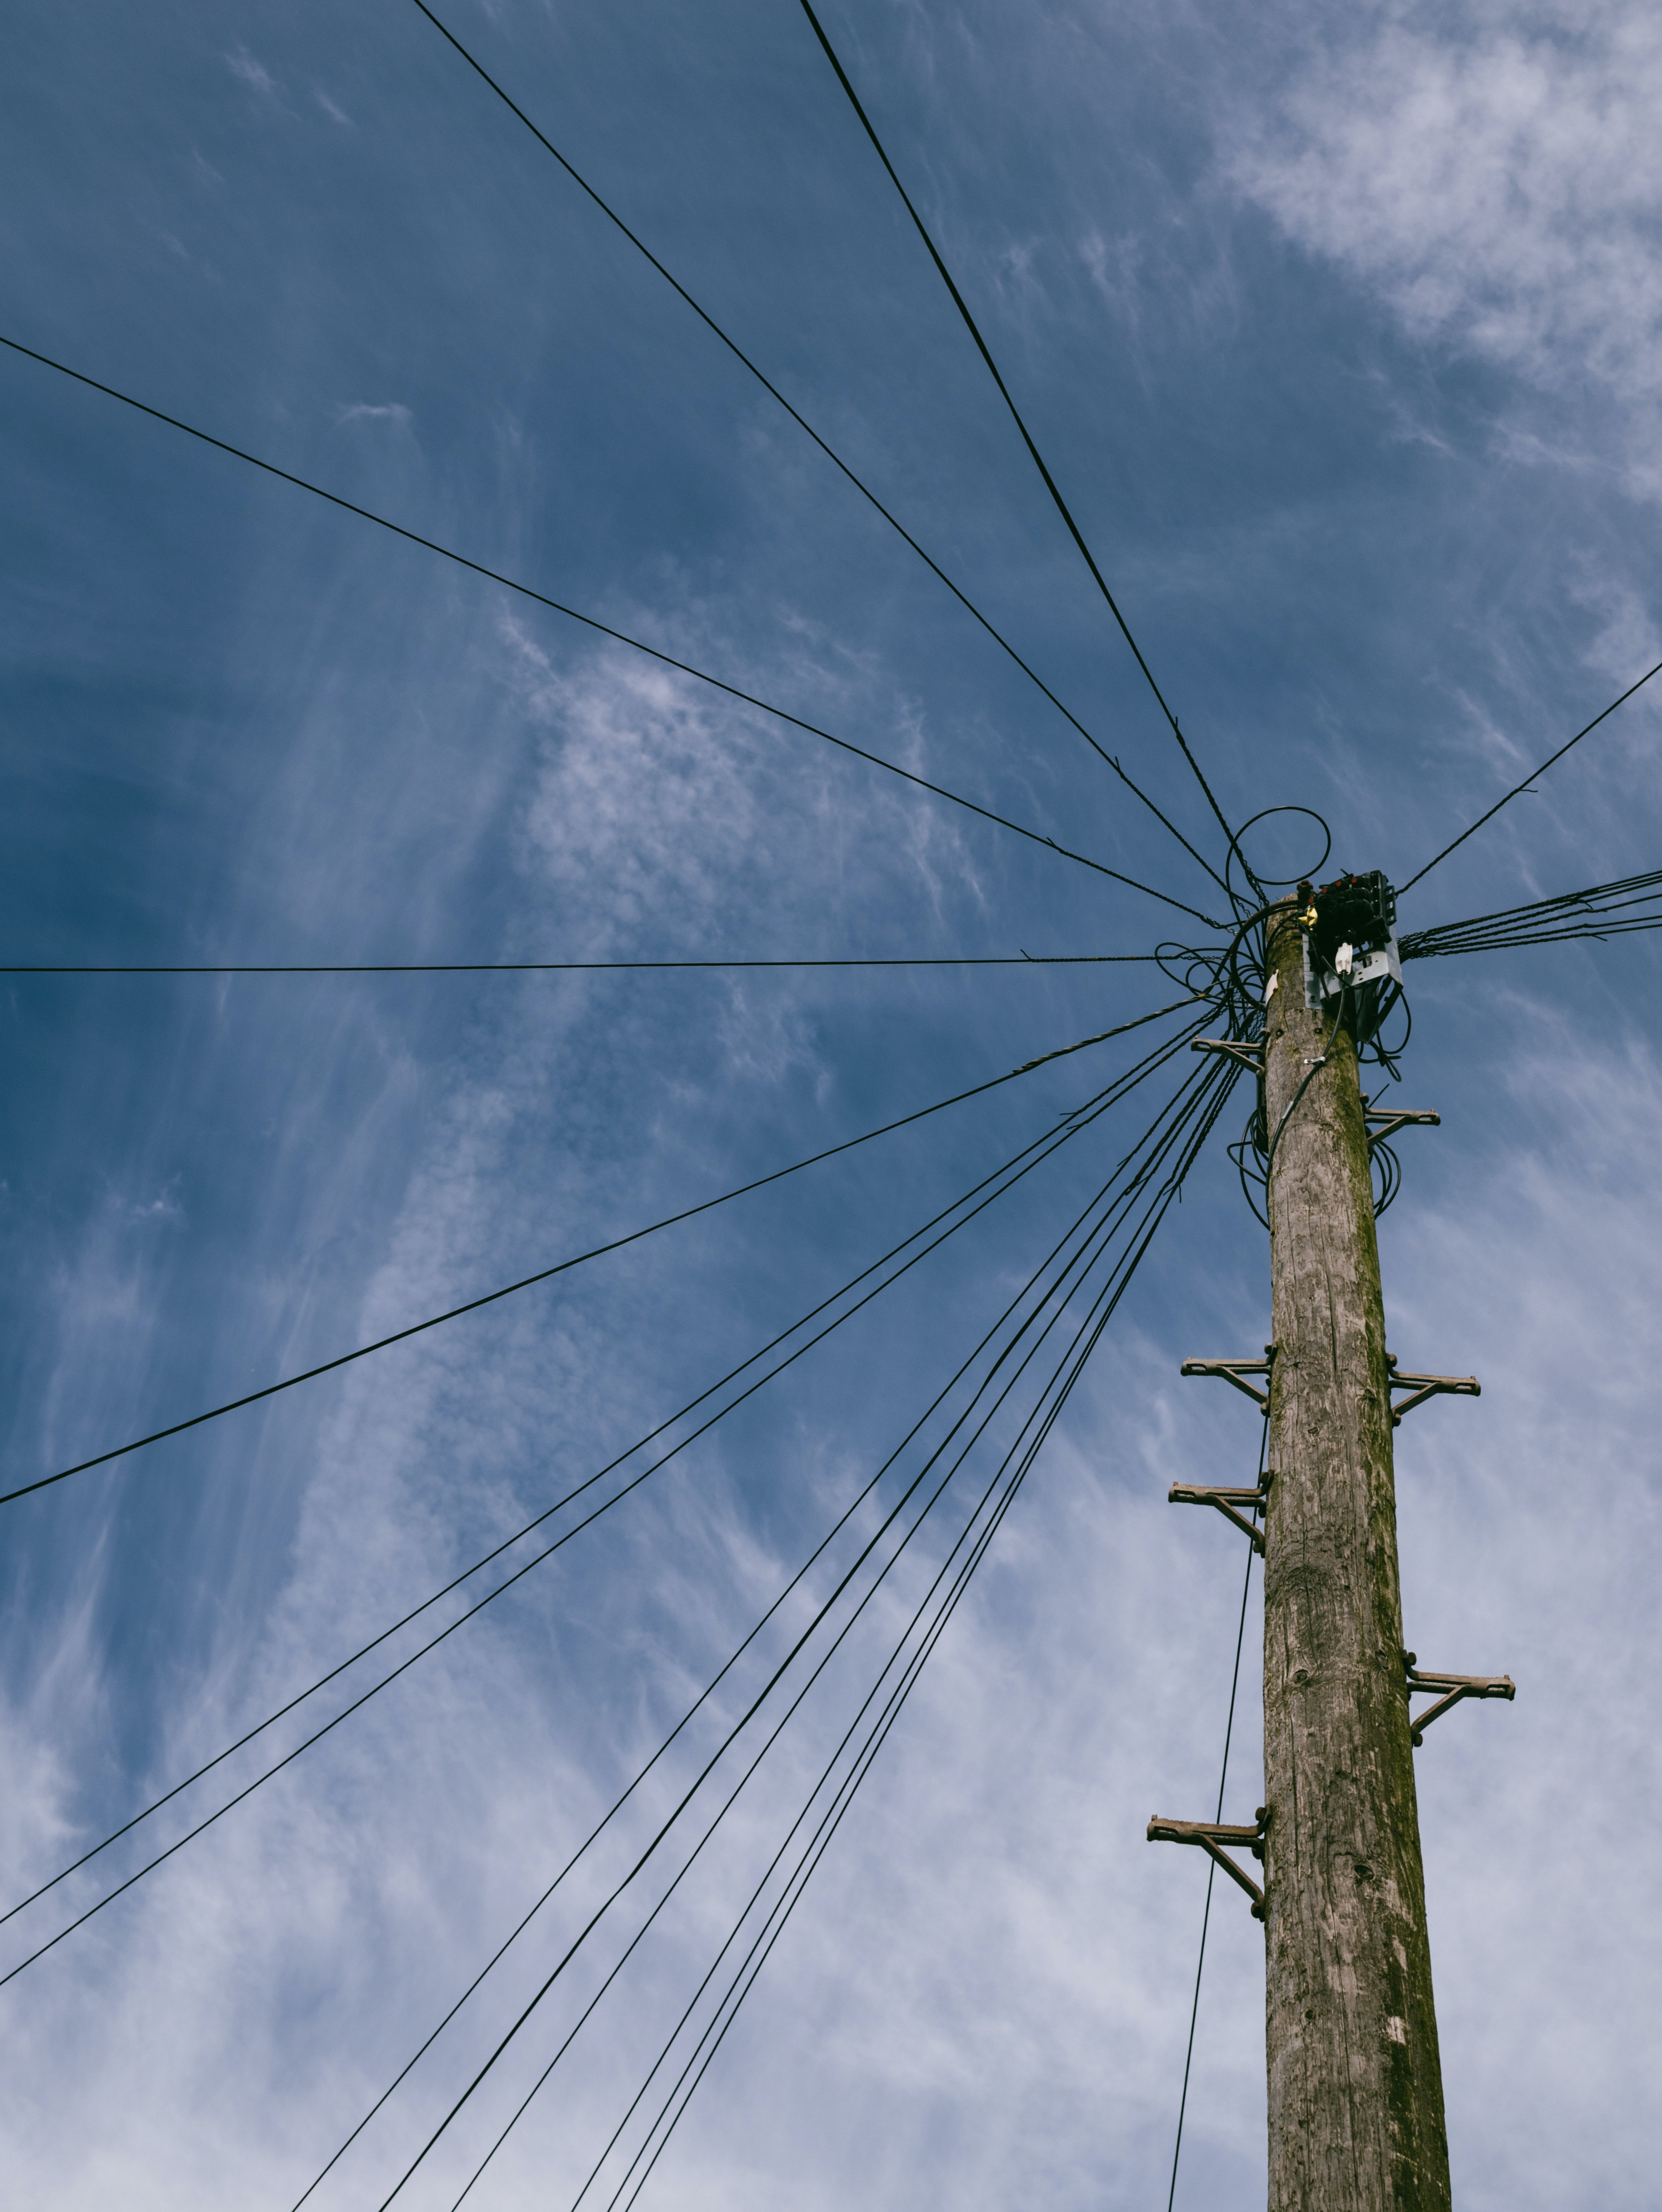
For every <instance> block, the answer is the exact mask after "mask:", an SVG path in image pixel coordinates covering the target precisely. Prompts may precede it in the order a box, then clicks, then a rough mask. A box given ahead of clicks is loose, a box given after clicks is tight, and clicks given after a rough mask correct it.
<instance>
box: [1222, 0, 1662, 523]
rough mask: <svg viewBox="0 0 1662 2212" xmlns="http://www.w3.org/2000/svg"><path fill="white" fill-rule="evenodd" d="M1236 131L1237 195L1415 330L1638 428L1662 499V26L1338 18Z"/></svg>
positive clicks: (1325, 23) (1396, 11) (1624, 19)
mask: <svg viewBox="0 0 1662 2212" xmlns="http://www.w3.org/2000/svg"><path fill="white" fill-rule="evenodd" d="M1659 106H1662V19H1659V18H1658V16H1657V15H1656V12H1655V10H1654V9H1648V8H1645V7H1642V6H1635V5H1632V4H1607V5H1604V6H1598V7H1593V8H1574V9H1570V8H1565V7H1562V6H1556V7H1550V8H1546V9H1542V8H1538V7H1528V8H1526V7H1522V6H1515V5H1513V6H1488V7H1481V8H1477V9H1471V10H1466V11H1460V10H1450V9H1441V8H1437V9H1431V8H1426V7H1423V6H1420V5H1417V4H1416V5H1408V6H1400V5H1390V6H1384V7H1374V8H1372V9H1366V10H1360V11H1358V10H1352V11H1347V12H1346V13H1344V15H1337V16H1335V15H1325V16H1324V17H1322V18H1321V19H1320V21H1319V29H1318V30H1317V31H1316V32H1315V33H1314V37H1313V50H1312V49H1310V48H1307V51H1306V53H1305V57H1304V59H1303V62H1302V65H1301V67H1299V68H1297V69H1296V70H1295V72H1294V74H1293V76H1292V78H1291V81H1290V82H1289V83H1288V85H1287V86H1286V88H1285V89H1284V91H1283V92H1281V93H1280V94H1278V96H1276V97H1274V98H1273V99H1272V100H1271V101H1270V102H1269V103H1268V104H1267V107H1266V109H1265V110H1264V111H1261V112H1259V114H1258V115H1257V116H1256V117H1255V118H1253V120H1252V121H1251V122H1250V123H1246V122H1242V123H1240V124H1239V125H1238V126H1237V130H1238V136H1237V137H1236V139H1235V143H1234V147H1233V149H1232V153H1231V155H1230V156H1229V167H1230V170H1231V173H1232V174H1233V176H1234V180H1235V182H1236V184H1237V185H1238V186H1239V188H1240V190H1241V191H1243V192H1244V193H1246V195H1247V196H1249V197H1251V198H1253V199H1254V200H1256V201H1257V202H1259V204H1261V205H1262V206H1264V207H1265V208H1266V209H1267V210H1269V211H1270V212H1271V214H1272V215H1273V216H1275V217H1276V219H1277V221H1278V222H1280V223H1281V224H1282V225H1283V228H1285V230H1286V231H1287V232H1288V234H1289V235H1290V236H1291V237H1292V238H1294V239H1295V240H1297V241H1298V243H1299V244H1300V245H1301V246H1305V247H1306V248H1307V249H1308V250H1309V251H1310V252H1313V253H1318V254H1321V255H1325V256H1327V257H1329V258H1332V259H1334V260H1336V261H1337V262H1339V263H1340V264H1343V265H1344V266H1345V267H1346V268H1348V269H1349V270H1351V271H1353V272H1354V273H1355V275H1356V276H1358V277H1359V278H1361V279H1362V281H1363V282H1364V283H1367V284H1368V285H1370V286H1373V287H1374V288H1376V289H1378V290H1379V291H1380V294H1381V295H1383V296H1384V298H1385V299H1386V301H1388V302H1389V303H1390V305H1391V307H1392V309H1393V310H1394V311H1395V313H1397V314H1398V316H1399V317H1400V318H1401V319H1402V321H1403V323H1404V325H1405V326H1406V328H1407V329H1408V331H1410V333H1412V334H1413V335H1415V336H1416V337H1420V338H1422V339H1437V340H1440V341H1444V342H1447V343H1453V344H1455V345H1458V346H1460V347H1464V348H1466V349H1470V350H1471V351H1472V352H1474V353H1477V354H1478V355H1480V356H1483V357H1485V358H1487V359H1489V360H1491V361H1495V362H1500V363H1501V364H1503V365H1505V366H1506V367H1507V368H1512V369H1514V370H1517V371H1519V372H1520V373H1521V374H1524V375H1525V376H1526V377H1527V378H1529V379H1530V380H1532V381H1534V382H1535V383H1537V384H1538V385H1540V386H1544V387H1548V388H1550V389H1553V390H1555V391H1564V390H1571V391H1574V390H1578V389H1580V388H1582V387H1584V386H1585V385H1586V382H1587V381H1588V380H1593V381H1594V382H1595V383H1597V384H1598V385H1599V386H1602V387H1603V388H1604V391H1605V392H1606V393H1607V394H1608V395H1610V396H1612V397H1614V398H1617V399H1619V400H1620V401H1622V402H1623V403H1624V404H1626V405H1627V406H1628V407H1629V408H1630V409H1632V410H1635V416H1636V419H1635V422H1634V423H1633V424H1632V427H1631V436H1632V440H1633V445H1632V450H1631V452H1630V454H1629V466H1630V471H1631V475H1632V479H1633V481H1634V482H1635V485H1639V486H1642V487H1643V488H1645V489H1648V490H1650V491H1652V492H1653V493H1654V492H1657V491H1662V451H1659V448H1658V447H1657V445H1656V443H1655V437H1656V429H1657V421H1658V417H1657V411H1656V410H1658V407H1659V404H1662V343H1659V338H1662V232H1659V228H1658V221H1657V218H1658V212H1659V207H1662V137H1659V134H1658V132H1657V130H1656V127H1655V118H1656V115H1657V112H1658V109H1659Z"/></svg>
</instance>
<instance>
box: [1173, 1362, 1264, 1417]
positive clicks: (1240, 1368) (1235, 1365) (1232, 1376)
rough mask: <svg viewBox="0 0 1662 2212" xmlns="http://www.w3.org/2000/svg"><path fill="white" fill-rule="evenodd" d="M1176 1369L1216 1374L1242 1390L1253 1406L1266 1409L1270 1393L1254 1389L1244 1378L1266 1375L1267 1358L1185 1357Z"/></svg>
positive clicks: (1181, 1371)
mask: <svg viewBox="0 0 1662 2212" xmlns="http://www.w3.org/2000/svg"><path fill="white" fill-rule="evenodd" d="M1177 1371H1178V1373H1179V1374H1180V1375H1216V1376H1217V1378H1218V1380H1219V1381H1220V1382H1221V1383H1231V1384H1233V1386H1234V1389H1237V1390H1244V1391H1245V1392H1246V1395H1247V1396H1248V1397H1249V1398H1250V1399H1251V1400H1252V1401H1253V1404H1254V1405H1255V1406H1259V1407H1263V1408H1265V1410H1266V1411H1267V1410H1268V1407H1269V1404H1270V1393H1269V1392H1268V1391H1267V1390H1259V1389H1255V1388H1254V1387H1253V1384H1252V1383H1248V1382H1247V1381H1246V1379H1245V1378H1246V1376H1248V1375H1267V1374H1268V1373H1269V1372H1270V1363H1269V1361H1268V1360H1267V1359H1186V1360H1185V1361H1184V1363H1183V1364H1182V1366H1181V1367H1180V1368H1179V1369H1178V1370H1177Z"/></svg>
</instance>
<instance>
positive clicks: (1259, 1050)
mask: <svg viewBox="0 0 1662 2212" xmlns="http://www.w3.org/2000/svg"><path fill="white" fill-rule="evenodd" d="M1189 1049H1190V1051H1191V1052H1221V1053H1222V1054H1223V1055H1224V1056H1225V1058H1226V1059H1228V1060H1239V1061H1240V1064H1241V1066H1243V1067H1250V1068H1251V1069H1252V1071H1253V1074H1254V1075H1262V1074H1263V1073H1264V1047H1263V1044H1262V1043H1261V1042H1260V1043H1258V1044H1252V1043H1249V1042H1247V1041H1246V1038H1244V1037H1240V1038H1237V1037H1192V1038H1191V1039H1190V1040H1189Z"/></svg>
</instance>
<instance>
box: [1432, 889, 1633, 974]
mask: <svg viewBox="0 0 1662 2212" xmlns="http://www.w3.org/2000/svg"><path fill="white" fill-rule="evenodd" d="M1659 899H1662V869H1653V870H1651V871H1650V872H1648V873H1647V874H1645V875H1641V876H1624V877H1623V878H1621V879H1620V880H1619V881H1618V882H1616V883H1613V884H1592V885H1591V886H1590V888H1589V889H1587V890H1581V891H1561V892H1558V893H1556V895H1555V896H1553V897H1551V898H1544V899H1533V900H1532V901H1531V902H1529V903H1528V904H1527V905H1526V906H1513V907H1503V908H1501V910H1500V911H1499V912H1498V913H1495V914H1480V915H1471V917H1470V918H1469V919H1468V920H1466V921H1445V922H1440V923H1438V924H1436V925H1435V927H1432V928H1430V929H1416V930H1414V931H1412V932H1410V934H1409V935H1408V936H1406V937H1404V939H1403V940H1402V943H1401V945H1400V947H1399V950H1400V951H1401V954H1402V957H1403V958H1404V960H1430V959H1438V958H1443V957H1447V956H1449V955H1451V954H1453V953H1457V952H1498V951H1506V950H1509V949H1511V948H1513V947H1514V946H1519V945H1553V944H1561V943H1565V942H1568V941H1571V940H1573V939H1586V938H1591V939H1597V940H1598V941H1599V942H1600V943H1602V942H1603V941H1604V939H1606V938H1610V937H1629V936H1634V935H1635V934H1637V933H1640V932H1641V931H1645V930H1653V929H1659V928H1662V914H1659V913H1658V912H1656V911H1655V910H1654V909H1655V907H1656V903H1657V902H1658V901H1659ZM1637 908H1649V909H1651V910H1650V911H1647V912H1637V911H1635V909H1637Z"/></svg>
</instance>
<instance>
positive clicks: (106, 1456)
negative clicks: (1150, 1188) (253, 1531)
mask: <svg viewBox="0 0 1662 2212" xmlns="http://www.w3.org/2000/svg"><path fill="white" fill-rule="evenodd" d="M1192 1003H1193V1001H1192V1000H1174V1001H1173V1003H1172V1004H1171V1005H1170V1006H1161V1007H1159V1008H1157V1009H1156V1011H1155V1012H1153V1013H1151V1014H1139V1015H1138V1016H1137V1019H1136V1020H1135V1021H1131V1022H1122V1023H1120V1024H1119V1025H1118V1027H1116V1028H1114V1029H1111V1030H1102V1031H1101V1034H1100V1035H1099V1036H1092V1037H1082V1038H1081V1039H1080V1041H1079V1042H1078V1043H1077V1044H1071V1045H1064V1046H1062V1047H1061V1048H1060V1049H1059V1050H1058V1051H1055V1052H1047V1053H1041V1054H1040V1056H1039V1058H1038V1059H1037V1060H1027V1061H1025V1062H1024V1063H1023V1065H1022V1066H1020V1067H1013V1068H1011V1069H1010V1072H1009V1073H1008V1074H1006V1075H996V1076H994V1077H993V1078H992V1081H991V1082H988V1083H978V1084H976V1085H974V1088H973V1089H971V1090H968V1091H959V1092H958V1093H957V1094H956V1095H955V1097H951V1098H943V1099H940V1100H938V1101H937V1103H935V1104H934V1105H933V1106H925V1107H922V1108H920V1109H919V1111H918V1112H916V1113H915V1114H906V1115H902V1116H901V1119H900V1120H899V1121H888V1122H885V1123H884V1124H883V1127H882V1128H879V1129H868V1130H867V1131H866V1132H865V1133H864V1135H863V1136H859V1137H850V1138H849V1139H847V1140H846V1142H845V1143H843V1144H840V1145H832V1146H829V1147H828V1149H827V1150H826V1151H824V1152H815V1153H813V1154H811V1155H810V1157H809V1158H807V1159H804V1160H796V1161H793V1162H792V1164H791V1165H790V1166H789V1167H786V1168H776V1169H775V1170H773V1173H772V1174H771V1175H765V1176H757V1177H756V1178H755V1181H754V1182H746V1183H740V1184H739V1185H738V1186H737V1188H736V1189H733V1190H728V1191H724V1192H723V1193H722V1194H721V1195H720V1196H719V1198H707V1199H705V1200H703V1201H702V1202H701V1204H700V1205H697V1206H687V1207H685V1208H684V1209H683V1210H682V1212H679V1213H670V1214H666V1215H665V1216H664V1218H663V1220H661V1221H653V1222H650V1223H648V1225H646V1228H644V1229H635V1230H631V1231H630V1232H629V1234H628V1236H627V1237H614V1238H613V1239H612V1240H611V1242H610V1243H606V1244H597V1245H595V1246H594V1247H593V1249H591V1250H590V1251H587V1252H579V1253H577V1254H575V1255H573V1257H572V1258H571V1259H569V1260H561V1261H557V1262H556V1263H555V1265H554V1266H553V1267H543V1268H540V1269H539V1270H538V1271H537V1273H536V1274H534V1275H524V1276H521V1278H520V1279H519V1281H518V1282H517V1283H506V1284H504V1285H503V1286H502V1288H501V1289H500V1290H496V1291H486V1292H485V1294H484V1296H483V1297H477V1298H470V1299H468V1300H467V1301H466V1303H465V1304H462V1305H459V1306H452V1307H450V1308H449V1309H448V1310H446V1312H444V1313H440V1314H431V1315H429V1316H428V1318H427V1319H426V1320H425V1321H418V1322H411V1323H410V1325H409V1328H400V1329H395V1330H394V1331H393V1332H392V1334H391V1335H390V1336H381V1337H377V1338H376V1340H375V1341H374V1342H373V1344H361V1345H360V1346H358V1347H357V1349H356V1350H355V1351H353V1352H341V1353H340V1354H338V1356H337V1358H333V1359H325V1360H324V1361H323V1362H322V1363H321V1364H319V1365H318V1366H316V1367H308V1368H306V1370H304V1371H303V1372H302V1373H300V1374H299V1375H290V1376H286V1377H285V1378H284V1380H283V1381H282V1382H281V1383H267V1384H266V1385H265V1387H264V1389H260V1390H251V1391H249V1392H248V1394H247V1395H246V1396H245V1397H241V1398H231V1399H227V1401H226V1402H225V1404H224V1405H222V1406H213V1407H209V1410H208V1411H207V1412H206V1413H193V1414H192V1415H191V1418H190V1419H189V1420H185V1421H175V1422H173V1424H172V1425H171V1426H169V1427H167V1428H165V1429H156V1430H154V1431H152V1432H151V1433H150V1434H149V1436H147V1437H135V1438H134V1439H133V1441H132V1442H131V1443H124V1444H117V1445H116V1446H114V1447H113V1449H111V1450H109V1451H105V1452H99V1453H97V1454H95V1455H94V1457H92V1458H91V1459H83V1460H78V1461H77V1462H76V1464H75V1465H74V1466H73V1467H65V1468H59V1469H58V1473H57V1474H45V1475H42V1476H41V1477H40V1478H39V1480H38V1481H35V1482H26V1483H22V1484H21V1485H20V1486H18V1488H16V1489H15V1490H8V1491H5V1492H0V1505H9V1504H12V1503H13V1502H14V1501H15V1499H17V1498H28V1497H31V1496H32V1495H33V1493H34V1492H36V1491H37V1490H49V1489H51V1487H52V1485H53V1484H54V1483H56V1482H66V1481H68V1480H69V1478H70V1476H71V1475H72V1474H86V1472H87V1471H88V1468H94V1467H104V1466H106V1465H107V1464H108V1462H110V1461H111V1460H114V1459H122V1458H124V1457H125V1456H126V1455H127V1454H128V1453H129V1452H136V1451H142V1450H143V1449H144V1447H145V1446H146V1445H147V1444H155V1443H162V1442H163V1441H164V1440H165V1439H166V1438H167V1437H177V1436H183V1435H184V1433H185V1431H186V1430H187V1429H197V1428H200V1427H201V1426H202V1425H203V1422H204V1421H216V1420H218V1419H219V1418H220V1416H221V1414H223V1413H237V1412H240V1409H241V1408H242V1407H245V1406H254V1405H258V1403H259V1402H260V1401H261V1400H262V1399H264V1398H274V1397H276V1395H277V1394H278V1393H279V1392H280V1391H282V1390H292V1389H294V1388H295V1386H296V1385H297V1384H299V1383H311V1382H315V1380H316V1379H317V1377H318V1376H319V1375H330V1374H332V1373H333V1372H334V1370H336V1369H337V1368H339V1367H349V1366H350V1365H351V1364H352V1362H353V1361H354V1360H355V1359H367V1358H368V1357H369V1355H370V1353H371V1352H385V1350H386V1349H387V1347H388V1346H389V1345H394V1344H403V1342H404V1341H405V1340H407V1339H408V1338H409V1337H412V1336H420V1335H421V1334H422V1333H423V1332H424V1331H425V1330H427V1329H429V1328H439V1327H440V1325H441V1324H442V1323H444V1322H447V1321H455V1320H457V1319H458V1318H459V1317H460V1316H462V1315H463V1314H470V1313H477V1312H478V1311H479V1310H480V1309H481V1308H482V1307H484V1306H488V1305H494V1304H496V1302H497V1301H498V1299H500V1298H508V1297H513V1296H514V1295H515V1293H516V1292H518V1291H525V1290H530V1289H531V1288H532V1287H533V1286H534V1285H536V1284H538V1283H546V1282H549V1281H550V1280H551V1279H552V1278H553V1277H555V1275H563V1274H565V1273H568V1272H569V1270H570V1269H572V1268H573V1267H582V1266H583V1265H584V1264H585V1262H586V1261H590V1260H597V1259H601V1258H603V1257H604V1255H606V1254H607V1253H609V1252H621V1251H622V1250H623V1249H624V1248H625V1246H626V1245H629V1244H636V1243H640V1239H641V1238H642V1237H652V1236H655V1235H656V1234H657V1233H658V1231H659V1230H660V1229H672V1228H674V1227H675V1226H676V1225H677V1224H678V1223H680V1222H682V1221H691V1220H692V1219H693V1218H695V1216H696V1215H698V1214H701V1213H707V1212H710V1211H711V1209H712V1208H713V1207H714V1206H725V1205H726V1204H727V1203H728V1202H729V1200H732V1199H735V1198H743V1197H745V1196H746V1195H748V1194H749V1192H751V1191H753V1190H761V1189H764V1188H766V1187H767V1184H769V1183H773V1182H780V1181H782V1180H783V1179H784V1177H786V1176H792V1175H797V1174H798V1173H800V1171H801V1170H803V1169H804V1168H810V1167H815V1166H817V1165H818V1164H819V1163H820V1162H821V1161H822V1160H828V1159H834V1158H836V1156H837V1155H838V1154H839V1153H840V1152H852V1150H853V1149H854V1148H855V1147H856V1146H859V1145H865V1144H870V1142H871V1140H872V1139H873V1138H876V1137H884V1136H888V1135H889V1134H890V1133H892V1132H893V1131H894V1130H895V1129H904V1128H906V1127H907V1126H908V1125H909V1124H910V1123H912V1122H913V1121H924V1120H925V1119H926V1118H927V1117H928V1116H929V1115H931V1114H938V1113H941V1112H942V1111H943V1109H945V1108H947V1107H949V1106H957V1105H961V1103H963V1101H964V1100H965V1099H967V1098H977V1097H980V1095H981V1094H982V1092H983V1091H993V1090H996V1089H997V1088H998V1085H1000V1084H1004V1083H1010V1082H1012V1081H1013V1080H1014V1079H1016V1077H1017V1076H1019V1075H1027V1074H1029V1073H1031V1072H1032V1070H1033V1069H1034V1068H1035V1067H1042V1066H1045V1065H1046V1062H1047V1061H1050V1060H1061V1059H1065V1057H1066V1055H1067V1054H1069V1053H1073V1052H1082V1051H1083V1049H1084V1048H1085V1047H1086V1046H1087V1045H1092V1044H1101V1043H1104V1042H1106V1041H1107V1039H1108V1038H1110V1037H1115V1036H1124V1035H1125V1032H1126V1030H1134V1029H1141V1028H1142V1027H1143V1025H1144V1024H1146V1023H1148V1022H1153V1021H1158V1020H1160V1019H1161V1018H1162V1016H1164V1015H1166V1014H1171V1013H1176V1012H1180V1009H1181V1008H1182V1007H1183V1006H1186V1005H1192Z"/></svg>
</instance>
